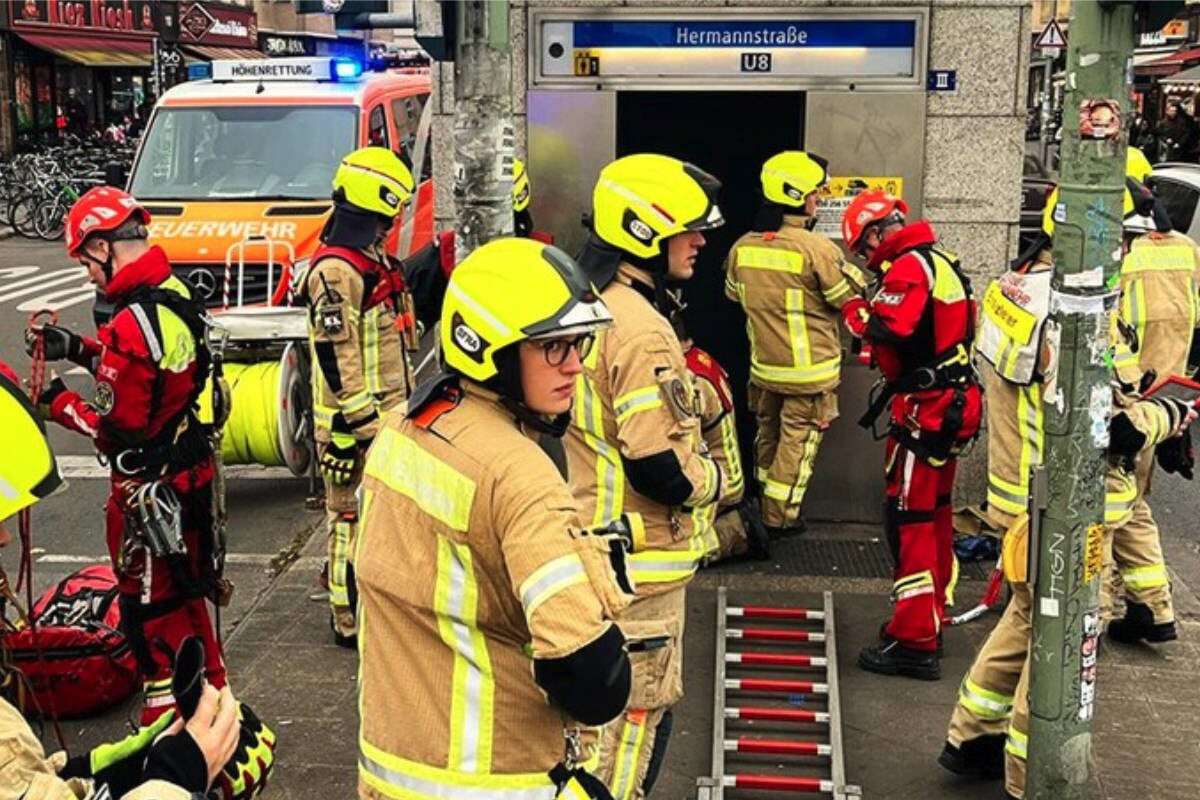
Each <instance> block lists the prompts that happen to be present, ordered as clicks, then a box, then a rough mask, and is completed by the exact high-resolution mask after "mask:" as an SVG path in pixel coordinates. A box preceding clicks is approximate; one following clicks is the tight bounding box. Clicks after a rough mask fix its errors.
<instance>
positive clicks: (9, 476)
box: [0, 361, 238, 800]
mask: <svg viewBox="0 0 1200 800" xmlns="http://www.w3.org/2000/svg"><path fill="white" fill-rule="evenodd" d="M0 430H3V431H4V432H5V437H6V438H5V443H6V444H7V445H8V446H9V452H8V453H7V455H6V457H5V459H4V460H3V462H2V463H0V486H2V487H4V489H5V491H3V492H0V548H3V547H5V546H6V545H8V544H9V542H10V541H11V540H12V536H11V535H10V533H9V531H8V530H7V528H6V527H5V520H6V519H7V518H8V517H10V516H12V515H14V514H16V513H17V512H19V511H21V510H23V509H25V508H28V507H30V506H32V505H34V504H35V503H37V502H38V501H40V500H41V499H43V498H45V497H47V496H48V495H49V494H50V493H51V492H53V491H54V490H55V489H56V488H58V487H59V486H61V485H62V480H61V479H60V478H59V475H58V469H57V467H56V466H55V461H54V453H53V452H52V451H51V450H50V443H49V441H47V439H46V431H45V428H44V427H43V425H42V421H41V419H40V418H39V416H38V414H37V412H36V411H35V410H34V408H33V406H32V404H31V403H30V402H29V399H28V398H27V397H26V396H25V393H24V392H23V391H21V381H20V379H19V378H18V377H17V375H16V373H14V372H13V371H12V370H11V369H10V368H9V366H8V365H7V364H5V363H4V362H3V361H0ZM0 576H3V580H4V583H5V586H6V587H7V585H8V584H7V576H6V575H3V569H0ZM4 600H7V601H9V602H14V603H15V602H16V601H15V598H14V597H11V596H6V597H5V598H4ZM206 694H207V697H205V698H203V699H202V700H201V706H202V707H201V708H200V710H199V711H198V713H197V714H195V715H193V717H192V720H191V721H190V722H189V723H188V726H187V730H186V731H185V730H184V723H183V721H182V720H178V721H177V720H175V719H174V714H173V712H168V713H166V714H163V715H162V716H160V717H159V718H158V719H157V720H155V721H154V722H153V723H152V724H151V725H149V726H146V727H143V728H141V729H140V730H138V731H137V732H136V733H133V734H131V735H129V736H127V737H126V738H125V739H123V740H121V741H120V742H113V743H108V744H103V745H100V746H98V747H96V748H94V749H92V750H90V751H88V752H87V753H83V754H80V755H77V756H75V757H74V758H71V759H68V758H67V756H66V754H65V753H54V754H52V755H50V756H46V754H45V751H44V750H43V749H42V743H41V742H40V741H38V738H37V737H36V736H35V735H34V733H33V731H32V730H31V729H30V727H29V724H28V723H27V722H26V721H25V719H24V717H22V716H21V713H20V711H18V710H17V709H16V708H14V707H13V706H12V705H10V704H9V703H8V701H7V700H5V699H3V698H0V741H3V742H4V743H5V748H6V749H5V762H4V765H3V768H0V797H22V798H25V797H27V798H41V799H42V800H87V799H88V798H95V800H99V798H101V797H115V798H124V800H188V799H189V798H191V797H193V796H195V795H194V794H193V792H195V793H203V792H205V791H207V790H208V787H209V784H210V783H211V782H212V780H213V778H215V777H216V776H217V774H218V773H219V772H220V771H221V767H222V765H224V764H225V763H226V762H227V761H228V760H229V758H230V756H232V755H233V752H234V748H235V746H236V745H237V742H238V724H237V705H236V703H235V702H234V701H233V698H232V697H231V696H230V695H229V688H228V687H226V688H225V689H224V690H223V691H222V692H218V691H217V689H215V688H213V687H212V686H209V687H207V689H206ZM218 701H220V702H221V704H222V711H221V712H218V711H217V705H218ZM160 735H161V737H162V738H161V739H160V738H159V737H160ZM106 792H107V793H106Z"/></svg>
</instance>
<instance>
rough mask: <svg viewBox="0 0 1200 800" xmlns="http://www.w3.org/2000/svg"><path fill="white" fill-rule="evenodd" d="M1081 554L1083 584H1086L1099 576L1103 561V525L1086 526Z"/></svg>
mask: <svg viewBox="0 0 1200 800" xmlns="http://www.w3.org/2000/svg"><path fill="white" fill-rule="evenodd" d="M1083 554H1084V555H1083V582H1084V583H1088V582H1090V581H1091V580H1092V578H1095V577H1096V576H1097V575H1099V574H1100V569H1101V566H1102V564H1103V561H1104V526H1103V525H1089V526H1088V529H1087V539H1086V540H1085V542H1084V551H1083Z"/></svg>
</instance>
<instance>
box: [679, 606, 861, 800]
mask: <svg viewBox="0 0 1200 800" xmlns="http://www.w3.org/2000/svg"><path fill="white" fill-rule="evenodd" d="M731 623H736V627H735V626H734V625H732V624H731ZM811 623H817V624H816V625H812V624H811ZM806 624H807V625H806ZM730 644H734V645H735V646H737V647H750V648H753V649H746V650H733V649H731V648H730ZM764 647H767V648H777V649H775V650H767V649H763V648H764ZM780 649H784V651H783V652H780ZM764 670H769V671H770V672H771V673H772V676H771V677H758V676H756V675H755V674H754V673H755V672H757V673H759V675H761V673H762V672H763V671H764ZM731 671H732V672H734V673H735V674H734V675H732V676H731V675H730V672H731ZM776 673H784V674H787V675H792V674H796V676H797V677H795V678H792V677H787V678H782V677H775V674H776ZM714 684H715V687H714V692H713V749H712V775H711V776H710V777H705V778H700V779H698V780H697V781H696V784H697V789H698V791H697V795H696V797H697V800H724V797H725V793H726V792H727V791H730V790H734V791H736V790H745V791H754V792H756V793H762V792H774V793H780V794H789V795H790V794H817V795H823V796H827V797H832V798H834V800H857V799H858V798H860V797H861V796H862V791H861V789H860V788H859V787H858V786H855V785H851V784H847V783H846V775H845V762H844V761H843V754H842V719H841V705H840V698H839V696H838V676H837V641H836V639H835V637H834V618H833V595H832V594H831V593H829V592H825V595H824V608H822V609H820V610H817V609H806V608H783V607H776V606H731V605H728V601H727V598H726V594H725V587H724V586H722V587H720V589H718V590H717V661H716V678H715V680H714ZM731 695H732V697H731ZM744 695H768V696H770V697H772V698H774V699H775V700H776V702H777V703H778V701H779V700H782V704H777V705H763V704H761V703H764V702H768V701H758V703H760V704H756V703H755V701H754V700H752V699H750V698H748V697H744ZM731 700H732V702H733V704H732V705H730V702H729V701H731ZM813 706H815V707H813ZM731 721H741V722H748V723H755V722H759V723H775V724H782V725H784V726H788V727H793V726H804V727H801V728H800V730H804V729H805V727H807V728H814V727H815V728H816V729H817V730H819V731H821V732H822V733H824V736H821V737H819V738H820V739H822V740H821V741H817V740H814V739H812V738H806V737H804V735H803V734H802V733H800V732H799V731H797V732H794V733H793V732H792V731H790V730H789V731H787V732H786V733H772V734H771V736H772V738H766V737H761V738H760V737H750V736H744V735H738V736H732V737H730V736H727V733H726V726H727V724H728V723H729V722H731ZM785 730H786V727H785ZM756 755H759V756H761V755H771V756H779V757H780V758H779V763H780V764H781V765H787V762H788V760H789V759H803V761H802V762H801V763H802V764H803V765H804V766H805V767H807V768H808V769H809V771H812V765H813V764H821V763H822V762H828V769H827V771H826V770H825V769H822V770H821V771H822V774H821V775H789V774H783V773H779V774H767V773H765V771H764V770H763V769H761V765H762V764H763V762H762V761H759V762H757V763H758V765H760V768H759V771H757V772H747V771H743V770H740V769H729V768H728V767H727V765H726V761H727V760H728V761H733V760H735V759H740V760H743V761H744V760H745V759H746V757H747V756H756ZM750 764H753V762H748V763H747V766H746V769H754V768H755V767H753V766H750Z"/></svg>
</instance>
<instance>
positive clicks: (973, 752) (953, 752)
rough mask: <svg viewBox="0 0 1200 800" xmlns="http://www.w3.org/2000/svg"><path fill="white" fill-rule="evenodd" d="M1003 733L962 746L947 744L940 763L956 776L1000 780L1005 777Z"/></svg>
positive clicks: (974, 740)
mask: <svg viewBox="0 0 1200 800" xmlns="http://www.w3.org/2000/svg"><path fill="white" fill-rule="evenodd" d="M1006 738H1007V737H1006V736H1005V735H1004V734H1003V733H989V734H986V735H984V736H977V737H975V738H974V739H967V740H966V741H965V742H963V743H962V744H961V745H960V746H958V747H955V746H954V745H952V744H950V743H949V742H946V745H945V747H943V748H942V754H941V755H940V756H938V763H939V764H941V765H942V766H943V767H945V768H946V769H948V770H950V771H951V772H953V773H954V774H955V775H963V776H966V777H969V778H979V779H981V780H989V781H992V780H998V779H1000V778H1003V777H1004V742H1005V739H1006Z"/></svg>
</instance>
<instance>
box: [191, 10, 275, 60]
mask: <svg viewBox="0 0 1200 800" xmlns="http://www.w3.org/2000/svg"><path fill="white" fill-rule="evenodd" d="M179 41H180V42H182V43H183V44H206V45H218V46H225V47H248V48H254V49H257V48H258V15H257V14H255V13H254V12H253V11H251V10H248V9H244V8H237V7H231V6H224V5H218V4H215V3H180V4H179Z"/></svg>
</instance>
